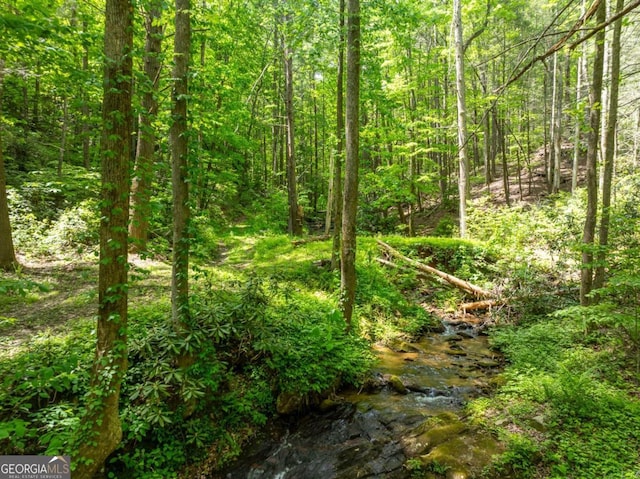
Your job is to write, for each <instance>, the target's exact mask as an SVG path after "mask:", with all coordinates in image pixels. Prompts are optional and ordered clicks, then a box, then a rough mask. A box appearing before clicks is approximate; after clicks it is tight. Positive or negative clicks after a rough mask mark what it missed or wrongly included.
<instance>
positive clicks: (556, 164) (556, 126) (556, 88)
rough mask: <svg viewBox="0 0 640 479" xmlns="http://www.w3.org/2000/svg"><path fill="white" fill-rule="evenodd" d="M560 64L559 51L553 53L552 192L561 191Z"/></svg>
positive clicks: (561, 94) (561, 93)
mask: <svg viewBox="0 0 640 479" xmlns="http://www.w3.org/2000/svg"><path fill="white" fill-rule="evenodd" d="M561 69H562V67H561V66H560V65H559V64H558V53H557V52H556V53H555V54H554V55H553V81H554V83H553V92H554V100H553V105H554V106H553V108H554V110H553V125H552V127H553V176H552V183H551V192H552V193H557V192H559V191H560V169H561V167H562V100H563V89H562V87H563V80H562V75H561V74H560V70H561Z"/></svg>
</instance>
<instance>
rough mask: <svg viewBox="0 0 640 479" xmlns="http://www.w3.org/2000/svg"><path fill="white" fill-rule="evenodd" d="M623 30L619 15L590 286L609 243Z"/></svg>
mask: <svg viewBox="0 0 640 479" xmlns="http://www.w3.org/2000/svg"><path fill="white" fill-rule="evenodd" d="M623 7H624V0H617V1H616V12H617V13H618V12H621V11H622V9H623ZM621 31H622V18H620V19H618V20H616V22H615V23H614V25H613V38H612V40H611V45H610V48H611V56H610V59H611V61H610V63H611V86H610V87H609V108H608V112H607V123H606V132H605V143H604V145H603V148H602V149H603V150H604V152H603V157H604V166H603V175H602V176H603V180H602V218H601V219H600V230H599V232H598V242H599V245H600V248H599V249H598V255H597V261H596V265H597V266H596V271H595V275H594V278H593V289H598V288H602V286H603V285H604V276H605V260H606V248H607V246H608V245H609V223H610V221H611V183H612V180H613V171H614V157H615V149H616V127H617V122H618V93H619V84H620V34H621Z"/></svg>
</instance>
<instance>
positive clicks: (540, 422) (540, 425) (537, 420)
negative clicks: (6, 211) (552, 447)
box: [528, 414, 547, 432]
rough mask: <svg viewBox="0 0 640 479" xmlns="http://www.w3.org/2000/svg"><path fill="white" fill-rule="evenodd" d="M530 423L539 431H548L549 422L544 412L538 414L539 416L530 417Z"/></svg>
mask: <svg viewBox="0 0 640 479" xmlns="http://www.w3.org/2000/svg"><path fill="white" fill-rule="evenodd" d="M528 423H529V426H531V427H532V428H533V429H535V430H536V431H538V432H546V430H547V423H546V421H545V419H544V416H543V415H542V414H538V415H537V416H534V417H532V418H531V419H529V421H528Z"/></svg>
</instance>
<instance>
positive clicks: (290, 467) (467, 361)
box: [216, 324, 500, 479]
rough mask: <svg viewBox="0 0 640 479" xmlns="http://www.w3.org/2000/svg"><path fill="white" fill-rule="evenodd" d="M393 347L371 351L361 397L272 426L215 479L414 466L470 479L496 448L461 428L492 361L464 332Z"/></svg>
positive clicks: (300, 478)
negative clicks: (373, 356) (369, 375)
mask: <svg viewBox="0 0 640 479" xmlns="http://www.w3.org/2000/svg"><path fill="white" fill-rule="evenodd" d="M392 347H393V349H391V348H388V347H383V346H378V347H376V353H377V355H378V357H379V358H380V362H379V364H378V365H377V367H376V370H375V374H374V379H373V380H372V381H371V382H370V384H369V385H368V387H367V391H366V392H365V391H343V392H342V393H341V394H340V397H339V398H338V399H339V401H335V402H331V403H329V405H328V409H329V410H328V411H326V412H314V413H311V414H308V415H306V416H304V417H303V418H301V419H300V420H295V421H293V420H292V422H291V423H290V424H287V423H286V422H285V421H284V420H283V421H278V422H276V423H275V424H273V425H272V426H271V427H270V428H269V430H268V431H265V433H264V437H262V438H261V439H260V440H258V441H256V442H255V444H254V445H253V446H252V447H250V448H249V449H248V450H247V451H246V453H245V454H244V455H243V457H242V458H241V459H240V460H239V461H238V462H237V463H235V464H234V465H232V466H231V467H230V468H229V469H228V470H227V471H226V472H225V473H223V474H222V475H219V476H216V477H219V478H228V479H245V478H246V479H256V478H261V479H355V478H388V479H396V478H397V479H404V478H409V477H411V471H410V469H411V466H413V467H415V465H416V464H417V463H418V462H417V461H419V463H420V464H421V465H422V467H423V468H424V469H426V470H431V471H434V472H433V474H432V476H431V477H434V478H435V477H447V478H449V479H465V478H470V477H473V475H474V474H475V473H477V472H478V471H479V470H480V469H481V468H482V467H483V466H484V465H486V464H487V463H488V462H489V461H490V458H491V456H492V455H493V454H496V453H497V452H499V451H500V445H499V444H498V443H497V441H495V440H494V439H493V438H492V437H491V436H490V435H489V434H487V433H482V432H480V431H478V430H476V429H474V428H473V427H471V426H469V424H468V423H466V422H465V421H464V420H463V418H462V414H463V405H464V403H465V402H466V401H467V400H468V399H470V398H473V397H477V396H479V395H482V394H484V393H485V392H486V391H487V389H488V387H489V382H490V378H491V377H492V376H493V375H495V374H496V373H497V372H498V371H499V364H500V363H499V358H498V357H497V355H496V353H495V352H493V351H492V350H491V349H490V348H489V346H488V344H487V339H486V337H485V336H482V335H478V334H476V331H475V330H474V329H473V328H472V327H469V326H466V327H463V328H459V327H453V326H451V325H446V324H445V330H444V332H443V333H439V334H429V335H427V336H425V337H423V338H422V339H421V340H419V341H417V342H414V343H404V342H402V343H398V344H395V345H392ZM325 405H326V404H325ZM411 458H413V459H412V461H411V462H410V463H409V464H407V460H409V459H411ZM436 472H438V473H441V474H442V475H440V476H439V475H436Z"/></svg>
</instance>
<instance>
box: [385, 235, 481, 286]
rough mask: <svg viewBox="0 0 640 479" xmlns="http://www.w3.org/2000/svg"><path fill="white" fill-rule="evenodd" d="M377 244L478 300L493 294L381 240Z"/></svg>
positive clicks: (419, 269) (392, 254)
mask: <svg viewBox="0 0 640 479" xmlns="http://www.w3.org/2000/svg"><path fill="white" fill-rule="evenodd" d="M376 241H377V243H378V244H379V245H380V246H382V248H384V249H385V251H387V252H388V253H389V254H390V255H391V256H395V257H396V258H398V259H401V260H402V261H404V262H406V263H408V264H410V265H411V266H413V267H414V268H416V269H417V270H418V271H422V272H425V273H429V274H433V275H435V276H438V277H439V278H441V279H443V280H445V281H446V282H447V283H449V284H451V285H453V286H455V287H456V288H458V289H461V290H462V291H465V292H466V293H469V294H472V295H473V296H476V297H477V298H489V297H491V296H492V294H491V293H490V292H489V291H486V290H484V289H482V288H481V287H479V286H476V285H475V284H471V283H469V282H468V281H465V280H463V279H460V278H456V277H455V276H453V275H451V274H449V273H445V272H444V271H440V270H439V269H436V268H434V267H432V266H428V265H426V264H423V263H420V262H419V261H416V260H414V259H411V258H409V257H407V256H405V255H403V254H402V253H400V252H399V251H398V250H395V249H393V248H392V247H391V246H389V245H388V244H387V243H384V242H383V241H380V240H376Z"/></svg>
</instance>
